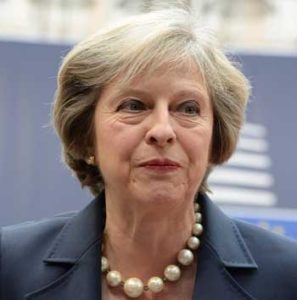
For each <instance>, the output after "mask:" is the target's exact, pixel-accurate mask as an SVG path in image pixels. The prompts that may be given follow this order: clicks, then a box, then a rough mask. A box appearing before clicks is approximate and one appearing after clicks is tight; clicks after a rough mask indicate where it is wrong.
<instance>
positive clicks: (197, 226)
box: [193, 223, 203, 235]
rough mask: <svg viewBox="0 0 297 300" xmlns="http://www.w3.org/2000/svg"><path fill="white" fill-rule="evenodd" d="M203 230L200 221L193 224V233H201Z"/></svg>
mask: <svg viewBox="0 0 297 300" xmlns="http://www.w3.org/2000/svg"><path fill="white" fill-rule="evenodd" d="M202 231H203V227H202V225H201V224H199V223H195V224H194V226H193V234H194V235H200V234H201V233H202Z"/></svg>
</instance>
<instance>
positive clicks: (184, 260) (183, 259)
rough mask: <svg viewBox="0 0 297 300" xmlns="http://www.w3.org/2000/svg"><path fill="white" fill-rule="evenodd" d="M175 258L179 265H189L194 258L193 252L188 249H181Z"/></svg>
mask: <svg viewBox="0 0 297 300" xmlns="http://www.w3.org/2000/svg"><path fill="white" fill-rule="evenodd" d="M177 260H178V262H179V263H180V264H181V265H183V266H189V265H190V264H191V263H192V262H193V260H194V255H193V252H192V251H191V250H189V249H182V250H180V251H179V253H178V256H177Z"/></svg>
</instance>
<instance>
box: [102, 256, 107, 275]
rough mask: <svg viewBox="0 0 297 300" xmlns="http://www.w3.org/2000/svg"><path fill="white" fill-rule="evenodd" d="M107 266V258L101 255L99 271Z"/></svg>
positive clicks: (104, 269)
mask: <svg viewBox="0 0 297 300" xmlns="http://www.w3.org/2000/svg"><path fill="white" fill-rule="evenodd" d="M108 267H109V263H108V260H107V258H106V257H105V256H102V257H101V272H105V271H106V270H107V269H108Z"/></svg>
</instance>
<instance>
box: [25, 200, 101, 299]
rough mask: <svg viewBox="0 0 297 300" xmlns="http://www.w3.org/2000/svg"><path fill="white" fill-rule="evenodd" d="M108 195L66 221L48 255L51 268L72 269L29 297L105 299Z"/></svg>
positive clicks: (46, 261) (45, 260)
mask: <svg viewBox="0 0 297 300" xmlns="http://www.w3.org/2000/svg"><path fill="white" fill-rule="evenodd" d="M104 211H105V199H104V196H102V197H100V198H99V197H98V198H96V199H95V200H94V201H92V202H91V203H90V205H89V206H87V207H86V208H85V209H83V210H82V211H81V212H79V213H78V214H77V215H75V216H74V217H72V218H71V219H70V220H69V222H68V223H66V224H65V226H64V227H63V229H62V230H61V232H60V233H59V235H58V236H57V238H56V239H55V241H54V243H53V245H52V247H51V248H50V250H49V251H48V253H47V254H46V256H45V258H44V263H45V264H46V265H47V267H48V268H55V267H61V266H64V267H65V265H67V266H69V268H68V271H66V272H65V273H64V274H63V275H61V276H60V277H58V278H57V279H55V280H54V281H53V282H50V283H49V284H48V285H46V286H44V287H41V288H40V289H38V290H36V291H33V292H31V293H29V294H27V295H26V296H25V299H27V300H31V299H34V300H53V299H63V300H68V299H69V300H70V299H71V300H72V299H76V300H85V299H101V283H100V276H101V260H100V249H101V235H102V229H103V227H104V224H105V220H104V215H105V213H104Z"/></svg>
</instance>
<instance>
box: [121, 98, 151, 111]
mask: <svg viewBox="0 0 297 300" xmlns="http://www.w3.org/2000/svg"><path fill="white" fill-rule="evenodd" d="M143 110H146V106H145V104H144V103H143V102H141V101H140V100H136V99H130V100H126V101H124V102H123V103H121V104H120V105H119V107H118V108H117V111H126V112H139V111H143Z"/></svg>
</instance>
